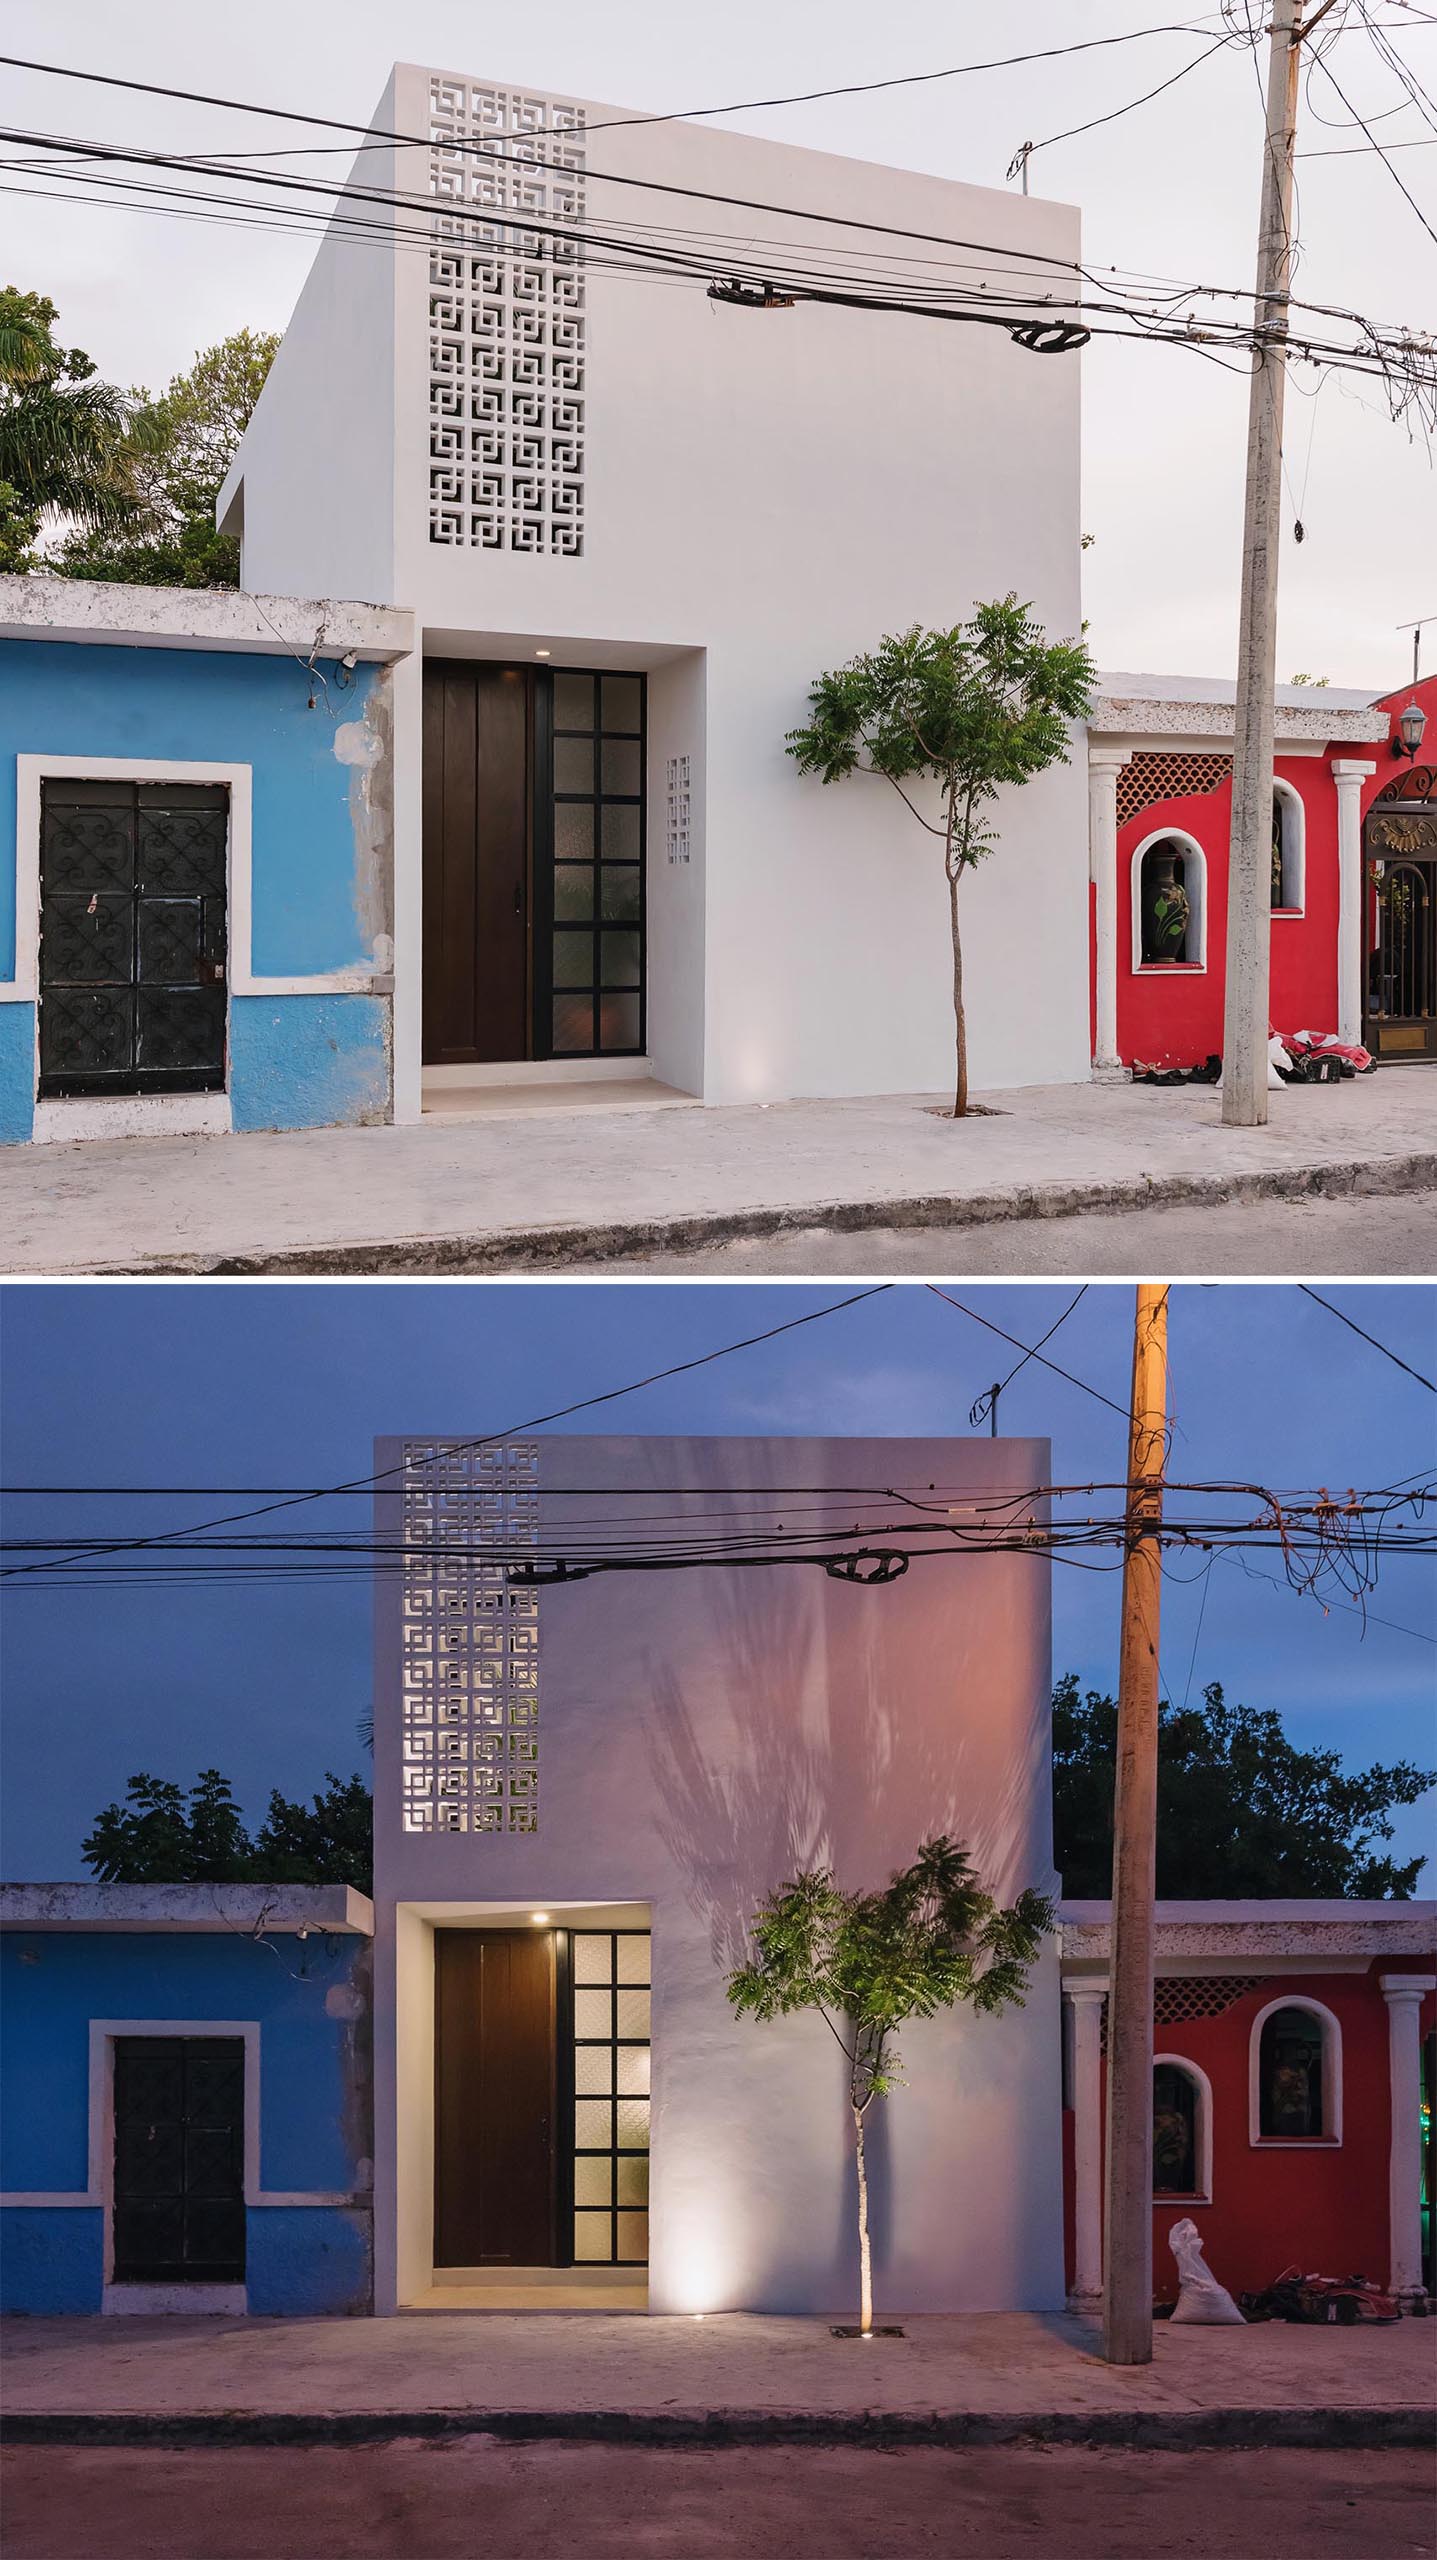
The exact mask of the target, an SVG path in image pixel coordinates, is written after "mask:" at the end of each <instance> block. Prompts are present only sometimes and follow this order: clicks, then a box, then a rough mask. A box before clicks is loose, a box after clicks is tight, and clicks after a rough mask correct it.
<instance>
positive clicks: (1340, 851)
mask: <svg viewBox="0 0 1437 2560" xmlns="http://www.w3.org/2000/svg"><path fill="white" fill-rule="evenodd" d="M1376 771H1377V767H1376V765H1375V764H1364V763H1363V762H1362V761H1361V759H1360V758H1358V757H1352V756H1340V757H1338V758H1337V759H1336V760H1335V762H1334V764H1333V767H1332V779H1333V781H1334V782H1335V783H1336V785H1337V1036H1338V1039H1339V1040H1351V1041H1360V1040H1361V1038H1362V970H1363V964H1364V961H1365V959H1366V954H1365V952H1364V950H1363V940H1364V935H1363V923H1362V919H1363V908H1364V905H1365V900H1364V897H1363V887H1362V786H1363V784H1364V782H1366V781H1367V779H1368V777H1369V776H1370V775H1371V774H1374V773H1375V772H1376ZM1311 894H1312V893H1311V890H1310V889H1309V891H1308V896H1309V898H1310V897H1311Z"/></svg>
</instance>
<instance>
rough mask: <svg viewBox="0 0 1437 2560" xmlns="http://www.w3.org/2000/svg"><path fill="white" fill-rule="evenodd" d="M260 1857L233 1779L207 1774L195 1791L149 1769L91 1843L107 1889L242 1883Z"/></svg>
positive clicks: (101, 1821)
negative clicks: (255, 1858)
mask: <svg viewBox="0 0 1437 2560" xmlns="http://www.w3.org/2000/svg"><path fill="white" fill-rule="evenodd" d="M252 1855H253V1852H252V1850H251V1847H250V1841H249V1836H248V1834H247V1832H246V1830H245V1827H244V1824H243V1822H242V1821H241V1819H240V1811H239V1807H238V1805H237V1804H236V1803H235V1800H234V1797H233V1796H232V1795H231V1793H230V1787H229V1780H228V1779H227V1778H223V1777H221V1775H220V1772H219V1770H218V1769H202V1770H201V1771H200V1774H199V1776H198V1778H197V1779H196V1780H195V1783H194V1785H193V1786H192V1787H191V1789H190V1792H189V1801H188V1804H187V1803H186V1801H185V1794H184V1790H183V1788H182V1787H178V1786H176V1785H175V1783H174V1781H173V1780H172V1779H169V1778H154V1777H151V1776H150V1775H149V1773H148V1772H147V1771H145V1770H141V1771H140V1773H139V1775H138V1776H137V1777H133V1778H132V1779H131V1780H130V1783H129V1787H128V1789H127V1791H126V1796H125V1802H124V1804H123V1805H118V1804H108V1805H106V1807H105V1809H104V1811H103V1813H100V1814H98V1815H97V1816H96V1818H95V1827H94V1829H93V1831H92V1832H91V1833H90V1835H89V1838H88V1839H87V1840H86V1841H85V1843H84V1846H83V1856H84V1860H85V1864H86V1866H87V1867H89V1868H90V1870H91V1872H92V1873H93V1874H95V1875H97V1876H98V1877H99V1878H100V1880H101V1882H102V1883H104V1884H240V1883H243V1882H244V1881H245V1879H246V1878H247V1877H248V1876H249V1875H250V1874H251V1872H252V1869H251V1865H250V1860H251V1857H252Z"/></svg>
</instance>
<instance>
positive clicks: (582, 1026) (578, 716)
mask: <svg viewBox="0 0 1437 2560" xmlns="http://www.w3.org/2000/svg"><path fill="white" fill-rule="evenodd" d="M645 693H646V687H645V682H644V678H643V677H642V676H641V675H620V674H613V673H608V672H602V673H600V672H592V671H586V670H583V669H573V668H567V667H564V668H557V669H555V670H554V671H553V672H552V673H551V674H549V675H547V676H546V677H544V678H541V680H540V690H539V708H540V718H539V720H538V722H537V723H536V729H537V739H536V758H537V763H538V780H539V783H540V788H539V789H538V790H537V791H536V795H535V798H536V809H535V818H536V824H535V853H536V863H535V872H536V887H537V889H538V893H539V894H538V898H537V901H536V907H537V912H536V916H535V948H534V1031H535V1042H534V1048H535V1055H536V1056H537V1057H553V1058H583V1057H638V1056H642V1054H643V1049H644V1036H645V1035H644V852H645V813H644V772H645V761H646V754H647V736H646V709H647V705H646V701H645Z"/></svg>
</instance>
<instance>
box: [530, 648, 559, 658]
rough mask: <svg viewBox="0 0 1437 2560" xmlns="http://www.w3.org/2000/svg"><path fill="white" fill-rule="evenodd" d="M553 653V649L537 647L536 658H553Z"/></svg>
mask: <svg viewBox="0 0 1437 2560" xmlns="http://www.w3.org/2000/svg"><path fill="white" fill-rule="evenodd" d="M553 654H554V652H553V650H552V649H536V650H535V652H534V655H535V657H536V658H552V656H553Z"/></svg>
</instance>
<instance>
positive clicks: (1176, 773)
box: [1118, 755, 1232, 827]
mask: <svg viewBox="0 0 1437 2560" xmlns="http://www.w3.org/2000/svg"><path fill="white" fill-rule="evenodd" d="M1231 771H1232V758H1231V756H1185V755H1166V756H1144V755H1136V756H1134V757H1133V758H1132V760H1131V762H1130V763H1128V764H1125V765H1124V766H1123V769H1122V771H1121V772H1120V774H1119V775H1118V824H1119V826H1120V827H1125V826H1126V825H1127V823H1128V820H1129V818H1135V817H1136V816H1137V814H1138V811H1139V810H1140V809H1150V808H1151V807H1152V805H1153V802H1154V801H1155V800H1186V799H1187V798H1189V796H1190V795H1191V794H1193V793H1196V792H1208V791H1220V790H1221V789H1222V786H1223V784H1224V783H1225V782H1226V780H1227V778H1228V775H1229V774H1230V773H1231Z"/></svg>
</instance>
